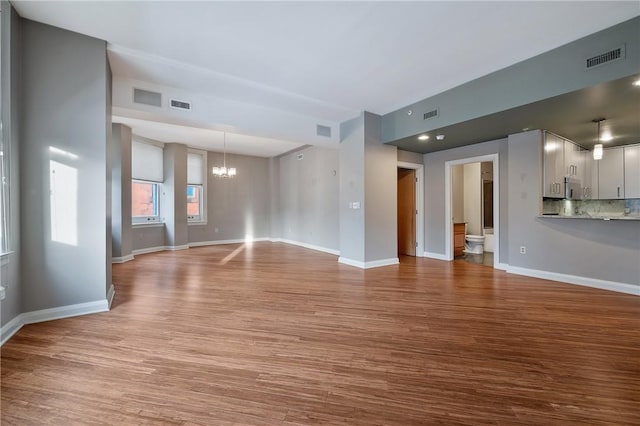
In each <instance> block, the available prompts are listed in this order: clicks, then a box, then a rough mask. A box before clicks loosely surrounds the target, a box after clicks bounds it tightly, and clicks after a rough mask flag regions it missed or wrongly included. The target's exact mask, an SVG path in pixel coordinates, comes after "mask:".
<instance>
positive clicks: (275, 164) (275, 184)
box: [269, 157, 282, 239]
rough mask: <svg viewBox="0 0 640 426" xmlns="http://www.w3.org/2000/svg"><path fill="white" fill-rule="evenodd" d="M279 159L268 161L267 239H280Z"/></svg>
mask: <svg viewBox="0 0 640 426" xmlns="http://www.w3.org/2000/svg"><path fill="white" fill-rule="evenodd" d="M280 204H281V201H280V158H278V157H272V158H270V159H269V237H270V238H271V239H277V238H282V220H281V213H280Z"/></svg>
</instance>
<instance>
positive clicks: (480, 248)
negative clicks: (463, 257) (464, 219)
mask: <svg viewBox="0 0 640 426" xmlns="http://www.w3.org/2000/svg"><path fill="white" fill-rule="evenodd" d="M464 251H465V252H466V253H472V254H482V253H483V252H484V236H483V235H465V243H464Z"/></svg>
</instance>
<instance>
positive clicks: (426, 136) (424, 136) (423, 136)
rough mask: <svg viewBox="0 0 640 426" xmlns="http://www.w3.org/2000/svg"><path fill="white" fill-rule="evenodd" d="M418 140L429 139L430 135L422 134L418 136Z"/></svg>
mask: <svg viewBox="0 0 640 426" xmlns="http://www.w3.org/2000/svg"><path fill="white" fill-rule="evenodd" d="M418 140H421V141H426V140H429V135H420V136H418Z"/></svg>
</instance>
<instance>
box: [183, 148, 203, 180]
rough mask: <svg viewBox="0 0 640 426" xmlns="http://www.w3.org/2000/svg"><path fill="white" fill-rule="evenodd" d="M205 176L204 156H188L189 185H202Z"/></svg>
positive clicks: (191, 153) (194, 154)
mask: <svg viewBox="0 0 640 426" xmlns="http://www.w3.org/2000/svg"><path fill="white" fill-rule="evenodd" d="M203 176H204V158H203V156H202V154H196V153H193V152H190V153H188V154H187V185H202V182H203V179H202V178H203Z"/></svg>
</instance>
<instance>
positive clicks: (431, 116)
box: [422, 108, 439, 120]
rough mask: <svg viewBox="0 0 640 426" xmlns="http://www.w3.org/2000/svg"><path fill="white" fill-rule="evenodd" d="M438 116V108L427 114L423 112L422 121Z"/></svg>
mask: <svg viewBox="0 0 640 426" xmlns="http://www.w3.org/2000/svg"><path fill="white" fill-rule="evenodd" d="M438 115H439V113H438V108H436V109H434V110H431V111H429V112H425V113H424V115H423V116H422V119H423V120H428V119H430V118H433V117H437V116H438Z"/></svg>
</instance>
